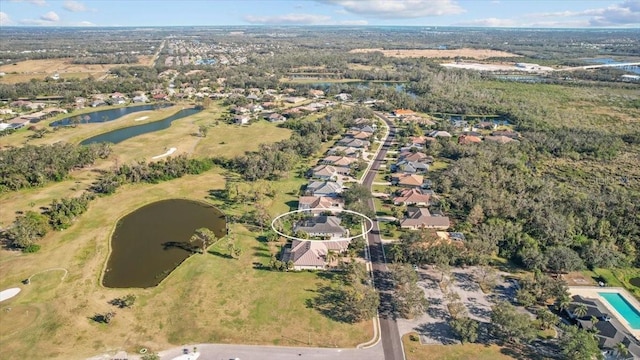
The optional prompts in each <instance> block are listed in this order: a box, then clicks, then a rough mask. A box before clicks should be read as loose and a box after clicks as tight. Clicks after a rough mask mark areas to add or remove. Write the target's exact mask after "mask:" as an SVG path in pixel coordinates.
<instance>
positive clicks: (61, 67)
mask: <svg viewBox="0 0 640 360" xmlns="http://www.w3.org/2000/svg"><path fill="white" fill-rule="evenodd" d="M152 59H153V57H152V56H139V57H138V60H139V62H138V63H137V64H95V65H88V64H72V63H71V60H70V59H40V60H25V61H20V62H17V63H15V64H6V65H2V66H0V72H4V73H5V74H6V75H5V76H3V77H0V83H5V84H15V83H19V82H27V81H29V80H31V79H44V78H46V77H47V76H52V75H53V74H55V73H57V74H59V75H60V78H61V79H71V78H79V79H84V78H87V77H89V76H93V77H94V78H100V77H102V76H105V75H107V73H108V72H109V69H111V68H113V67H116V66H134V65H135V66H140V65H149V64H150V63H151V60H152Z"/></svg>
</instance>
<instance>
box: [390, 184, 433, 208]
mask: <svg viewBox="0 0 640 360" xmlns="http://www.w3.org/2000/svg"><path fill="white" fill-rule="evenodd" d="M432 201H433V196H432V194H431V192H427V191H424V190H422V189H416V188H413V189H404V190H402V191H400V193H399V194H398V195H397V196H395V197H394V198H393V204H394V205H413V206H429V205H431V203H432Z"/></svg>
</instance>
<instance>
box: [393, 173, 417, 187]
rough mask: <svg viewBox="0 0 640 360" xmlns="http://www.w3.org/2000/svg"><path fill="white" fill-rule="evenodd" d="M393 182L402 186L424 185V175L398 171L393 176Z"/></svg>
mask: <svg viewBox="0 0 640 360" xmlns="http://www.w3.org/2000/svg"><path fill="white" fill-rule="evenodd" d="M391 184H393V185H397V186H402V187H410V188H411V187H418V188H419V187H422V186H423V184H424V176H422V175H418V174H409V173H397V174H394V175H392V176H391Z"/></svg>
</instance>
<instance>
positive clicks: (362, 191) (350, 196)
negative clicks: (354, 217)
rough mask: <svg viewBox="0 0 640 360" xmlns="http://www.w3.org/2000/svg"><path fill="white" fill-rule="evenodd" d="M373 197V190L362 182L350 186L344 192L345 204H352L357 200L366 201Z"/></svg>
mask: <svg viewBox="0 0 640 360" xmlns="http://www.w3.org/2000/svg"><path fill="white" fill-rule="evenodd" d="M371 197H372V195H371V190H369V188H368V187H366V186H364V185H361V184H353V185H351V187H350V188H348V189H347V190H345V191H343V192H342V198H343V199H344V203H345V205H351V204H353V203H357V202H361V203H366V202H367V200H369V199H370V198H371Z"/></svg>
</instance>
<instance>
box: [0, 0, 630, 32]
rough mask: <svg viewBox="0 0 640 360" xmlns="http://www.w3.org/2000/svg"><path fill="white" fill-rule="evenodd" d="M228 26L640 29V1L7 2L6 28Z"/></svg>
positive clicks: (1, 13) (0, 18)
mask: <svg viewBox="0 0 640 360" xmlns="http://www.w3.org/2000/svg"><path fill="white" fill-rule="evenodd" d="M223 25H346V26H351V25H369V26H398V25H400V26H402V25H405V26H474V27H476V26H481V27H540V28H590V27H591V28H634V29H640V0H618V1H615V0H609V1H604V0H0V32H1V31H2V30H1V27H2V26H223ZM0 35H1V33H0Z"/></svg>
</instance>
